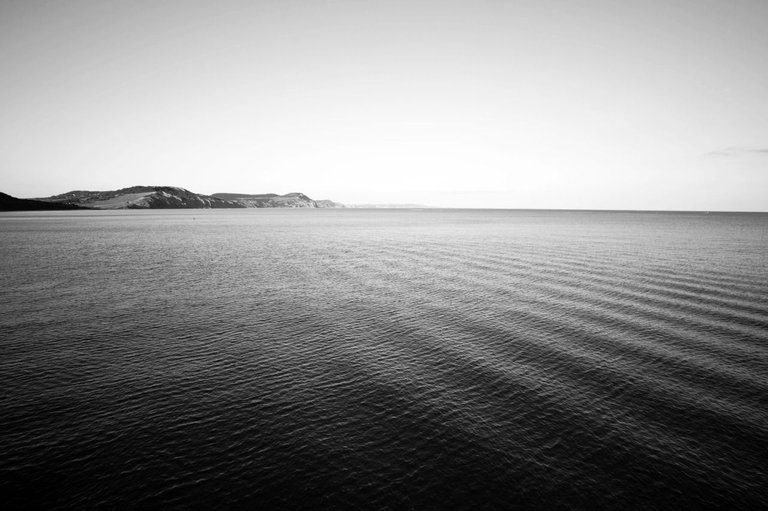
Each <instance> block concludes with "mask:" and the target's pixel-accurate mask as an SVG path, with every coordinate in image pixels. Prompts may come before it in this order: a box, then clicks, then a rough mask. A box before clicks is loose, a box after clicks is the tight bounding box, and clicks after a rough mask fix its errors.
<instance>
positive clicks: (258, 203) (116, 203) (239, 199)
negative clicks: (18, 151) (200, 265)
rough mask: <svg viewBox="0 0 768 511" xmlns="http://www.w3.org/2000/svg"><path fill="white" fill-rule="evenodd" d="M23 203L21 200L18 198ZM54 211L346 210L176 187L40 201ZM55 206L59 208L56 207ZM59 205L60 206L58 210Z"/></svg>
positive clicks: (288, 197) (295, 196)
mask: <svg viewBox="0 0 768 511" xmlns="http://www.w3.org/2000/svg"><path fill="white" fill-rule="evenodd" d="M17 200H21V199H17ZM33 202H39V203H42V204H46V205H49V206H50V209H62V207H66V208H72V207H73V206H75V207H87V208H92V209H193V208H194V209H210V208H328V207H344V206H343V205H341V204H338V203H336V202H333V201H327V200H321V201H315V200H313V199H310V198H309V197H307V196H306V195H304V194H303V193H288V194H285V195H277V194H274V193H265V194H241V193H216V194H213V195H202V194H198V193H194V192H191V191H189V190H187V189H184V188H179V187H176V186H131V187H129V188H121V189H120V190H108V191H88V190H74V191H71V192H67V193H62V194H60V195H53V196H51V197H46V198H40V199H36V200H35V201H33ZM54 205H55V206H54ZM57 206H58V207H57Z"/></svg>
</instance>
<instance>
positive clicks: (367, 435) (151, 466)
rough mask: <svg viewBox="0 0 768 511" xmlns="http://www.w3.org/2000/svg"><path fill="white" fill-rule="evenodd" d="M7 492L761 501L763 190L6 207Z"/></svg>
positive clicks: (686, 504)
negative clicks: (718, 194)
mask: <svg viewBox="0 0 768 511" xmlns="http://www.w3.org/2000/svg"><path fill="white" fill-rule="evenodd" d="M0 242H1V244H0V263H2V267H1V268H2V269H1V273H0V277H1V278H2V281H1V282H0V385H1V386H0V388H1V389H2V393H0V485H2V486H1V491H0V494H1V495H2V499H3V506H2V507H5V508H13V507H25V508H29V507H31V506H32V505H33V504H42V505H45V506H46V507H48V508H55V507H75V508H90V507H97V506H101V507H106V508H115V507H118V508H124V507H140V508H146V507H160V506H163V507H181V508H188V507H199V508H205V509H207V508H210V507H251V508H265V507H269V508H274V507H278V506H280V507H299V508H307V509H316V508H318V507H324V508H330V507H333V508H382V509H384V508H391V509H408V508H414V509H431V508H447V507H464V508H470V507H471V508H490V509H501V508H513V507H523V508H542V509H555V508H580V509H595V508H614V509H615V508H619V507H622V508H649V507H651V508H668V509H682V508H690V507H695V508H703V507H731V508H741V509H749V508H756V507H759V506H765V505H767V504H768V490H767V488H768V464H767V462H768V340H767V338H768V215H760V214H709V215H705V214H683V213H678V214H667V213H604V212H546V211H435V210H431V211H430V210H427V211H398V210H390V211H373V210H372V211H360V210H314V211H300V210H272V211H266V210H248V211H188V212H184V211H166V212H125V213H115V212H113V213H108V212H95V213H90V212H72V213H70V212H61V213H55V214H51V213H27V214H20V213H19V214H2V215H1V216H0Z"/></svg>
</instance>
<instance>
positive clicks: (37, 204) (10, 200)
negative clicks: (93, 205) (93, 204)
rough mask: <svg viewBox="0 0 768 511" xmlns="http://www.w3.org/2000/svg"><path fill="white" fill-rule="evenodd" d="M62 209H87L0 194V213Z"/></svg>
mask: <svg viewBox="0 0 768 511" xmlns="http://www.w3.org/2000/svg"><path fill="white" fill-rule="evenodd" d="M63 209H88V208H83V207H80V206H76V205H73V204H62V203H55V202H45V201H39V200H34V199H17V198H16V197H12V196H10V195H8V194H7V193H2V192H0V211H51V210H63Z"/></svg>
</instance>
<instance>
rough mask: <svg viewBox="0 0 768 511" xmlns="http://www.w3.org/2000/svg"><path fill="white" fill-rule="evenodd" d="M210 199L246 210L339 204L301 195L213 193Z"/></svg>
mask: <svg viewBox="0 0 768 511" xmlns="http://www.w3.org/2000/svg"><path fill="white" fill-rule="evenodd" d="M211 197H216V198H218V199H223V200H228V201H232V202H236V203H238V204H242V205H243V206H244V207H247V208H338V207H344V206H342V205H341V204H339V203H337V202H333V201H328V200H319V201H316V200H312V199H310V198H309V197H307V196H306V195H304V194H303V193H286V194H285V195H277V194H276V193H261V194H242V193H214V194H213V195H212V196H211Z"/></svg>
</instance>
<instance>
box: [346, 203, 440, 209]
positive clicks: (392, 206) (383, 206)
mask: <svg viewBox="0 0 768 511" xmlns="http://www.w3.org/2000/svg"><path fill="white" fill-rule="evenodd" d="M346 207H348V208H368V209H432V208H434V206H425V205H423V204H347V206H346Z"/></svg>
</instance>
